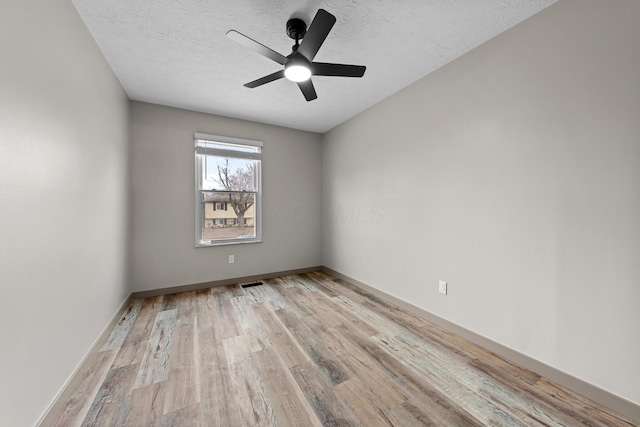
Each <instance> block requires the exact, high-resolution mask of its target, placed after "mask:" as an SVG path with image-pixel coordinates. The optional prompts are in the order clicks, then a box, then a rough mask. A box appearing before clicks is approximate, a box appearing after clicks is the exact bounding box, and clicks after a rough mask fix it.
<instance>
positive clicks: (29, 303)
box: [0, 0, 131, 426]
mask: <svg viewBox="0 0 640 427" xmlns="http://www.w3.org/2000/svg"><path fill="white" fill-rule="evenodd" d="M1 9H2V12H1V13H0V52H2V65H1V66H0V122H1V124H0V295H1V297H0V337H1V340H2V345H1V346H2V350H1V351H0V378H1V380H0V414H1V415H0V425H3V426H27V425H33V424H34V423H35V422H36V421H37V420H38V419H39V418H40V416H41V415H42V414H43V412H44V411H45V409H46V408H47V406H48V405H49V404H50V403H51V401H52V399H53V398H54V397H55V395H56V394H57V393H58V391H59V390H60V389H61V387H62V386H63V385H64V384H65V382H66V381H67V380H68V378H69V377H70V376H71V374H72V373H73V371H74V369H75V368H76V366H77V365H78V364H79V363H80V361H81V360H82V358H83V357H84V356H85V354H86V353H87V351H88V350H89V349H90V348H91V346H92V344H93V343H94V341H95V340H96V338H97V337H98V336H99V335H100V334H101V332H102V330H103V328H104V327H105V326H106V325H107V324H108V323H109V320H110V319H111V318H112V316H114V314H115V313H116V311H117V309H118V307H119V306H120V305H121V303H122V302H124V300H125V299H126V297H127V295H128V294H129V293H130V291H131V290H130V289H129V286H128V282H127V274H128V272H127V255H128V246H129V242H128V225H129V211H128V203H129V200H128V198H129V184H128V146H127V140H128V108H129V101H128V100H127V97H126V96H125V93H124V91H123V90H122V88H121V86H120V84H119V83H118V81H117V80H116V78H115V77H114V75H113V73H112V72H111V69H110V68H109V66H108V64H107V63H106V61H105V60H104V58H103V56H102V54H101V53H100V51H99V49H98V47H97V46H96V44H95V43H94V41H93V39H92V37H91V36H90V34H89V32H88V31H87V29H86V27H85V26H84V24H83V23H82V21H81V19H80V17H79V16H78V14H77V12H76V10H75V8H74V7H73V5H72V4H71V2H69V1H66V0H49V1H32V0H19V1H18V0H15V1H13V0H10V1H4V2H3V3H2V8H1Z"/></svg>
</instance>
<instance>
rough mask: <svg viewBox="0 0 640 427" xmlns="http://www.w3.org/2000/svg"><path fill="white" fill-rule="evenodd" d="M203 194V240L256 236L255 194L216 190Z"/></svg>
mask: <svg viewBox="0 0 640 427" xmlns="http://www.w3.org/2000/svg"><path fill="white" fill-rule="evenodd" d="M201 194H202V201H203V205H204V215H203V224H202V240H221V239H238V238H240V239H243V238H247V239H248V238H255V237H256V230H255V223H254V220H255V218H256V216H255V201H256V196H255V194H252V193H215V192H213V193H208V192H202V193H201ZM224 207H226V209H224ZM221 208H222V209H221Z"/></svg>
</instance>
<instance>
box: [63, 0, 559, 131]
mask: <svg viewBox="0 0 640 427" xmlns="http://www.w3.org/2000/svg"><path fill="white" fill-rule="evenodd" d="M72 1H73V3H74V5H75V7H76V8H77V9H78V12H79V13H80V15H81V16H82V18H83V20H84V22H85V23H86V25H87V27H88V28H89V30H90V31H91V33H92V34H93V36H94V38H95V40H96V41H97V43H98V45H99V46H100V49H101V50H102V52H103V54H104V56H105V57H106V59H107V61H108V62H109V64H110V65H111V67H112V68H113V71H114V72H115V74H116V75H117V77H118V78H119V79H120V82H121V83H122V85H123V87H124V89H125V90H126V92H127V94H128V95H129V97H130V98H131V99H134V100H138V101H144V102H150V103H154V104H161V105H168V106H172V107H178V108H184V109H188V110H194V111H201V112H206V113H213V114H219V115H224V116H229V117H236V118H242V119H248V120H253V121H258V122H262V123H270V124H275V125H281V126H286V127H290V128H296V129H303V130H308V131H313V132H321V133H324V132H326V131H328V130H330V129H332V128H333V127H335V126H337V125H339V124H340V123H342V122H344V121H346V120H348V119H349V118H351V117H353V116H355V115H356V114H358V113H360V112H362V111H364V110H365V109H367V108H369V107H371V106H372V105H374V104H376V103H377V102H379V101H381V100H382V99H384V98H386V97H388V96H389V95H391V94H393V93H394V92H397V91H398V90H400V89H402V88H404V87H406V86H408V85H409V84H411V83H412V82H414V81H416V80H418V79H419V78H421V77H423V76H425V75H426V74H428V73H430V72H432V71H434V70H435V69H437V68H439V67H441V66H443V65H444V64H446V63H447V62H449V61H451V60H453V59H455V58H457V57H459V56H460V55H462V54H464V53H466V52H468V51H469V50H471V49H473V48H475V47H476V46H478V45H480V44H481V43H483V42H485V41H487V40H489V39H490V38H492V37H494V36H496V35H498V34H500V33H501V32H503V31H505V30H507V29H508V28H510V27H512V26H514V25H516V24H517V23H519V22H521V21H523V20H524V19H526V18H528V17H530V16H531V15H533V14H535V13H537V12H539V11H540V10H542V9H544V8H545V7H547V6H549V5H551V4H553V3H555V1H556V0H396V1H389V0H342V1H339V0H298V1H295V0H281V1H277V2H276V1H264V0H245V1H238V0H72ZM319 8H322V9H325V10H327V11H328V12H330V13H332V14H333V15H335V16H336V18H337V22H336V24H335V26H334V27H333V30H332V31H331V33H330V34H329V36H328V37H327V39H326V40H325V43H324V44H323V46H322V48H321V49H320V51H319V52H318V55H317V56H316V58H315V60H316V61H319V62H336V63H344V64H356V65H366V66H367V71H366V73H365V75H364V77H363V78H361V79H357V78H341V77H314V78H313V83H314V85H315V87H316V91H317V94H318V99H316V100H314V101H311V102H307V101H305V99H304V97H303V96H302V93H301V92H300V90H299V89H298V87H297V86H296V84H295V83H292V82H290V81H288V80H286V79H282V80H279V81H276V82H273V83H269V84H266V85H264V86H261V87H258V88H255V89H247V88H245V87H244V86H243V84H244V83H247V82H249V81H252V80H255V79H257V78H259V77H262V76H265V75H267V74H271V73H273V72H275V71H278V69H279V67H280V66H279V65H278V64H276V63H275V62H273V61H271V60H269V59H267V58H264V57H262V56H260V55H259V54H257V53H255V52H254V51H252V50H249V49H247V48H245V47H243V46H241V45H240V44H238V43H236V42H234V41H233V40H231V39H229V38H228V37H226V36H225V33H226V32H227V31H228V30H230V29H234V30H236V31H238V32H240V33H243V34H245V35H247V36H249V37H251V38H253V39H254V40H257V41H259V42H261V43H262V44H264V45H266V46H268V47H270V48H272V49H273V50H276V51H278V52H280V53H281V54H283V55H285V56H286V55H288V54H289V53H290V52H291V46H292V45H293V40H291V39H290V38H289V37H288V36H287V35H286V32H285V25H286V22H287V20H288V19H289V18H291V17H298V18H302V19H303V20H304V21H305V22H307V24H309V23H310V22H311V20H312V19H313V16H314V15H315V13H316V11H317V10H318V9H319ZM523 48H526V47H525V46H523Z"/></svg>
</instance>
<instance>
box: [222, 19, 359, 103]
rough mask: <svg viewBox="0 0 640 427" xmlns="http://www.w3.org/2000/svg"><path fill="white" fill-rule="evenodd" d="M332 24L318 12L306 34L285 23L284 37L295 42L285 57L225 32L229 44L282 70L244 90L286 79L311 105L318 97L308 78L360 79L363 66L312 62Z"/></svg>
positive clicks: (295, 22) (300, 26)
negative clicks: (244, 48) (244, 49)
mask: <svg viewBox="0 0 640 427" xmlns="http://www.w3.org/2000/svg"><path fill="white" fill-rule="evenodd" d="M335 23H336V17H335V16H333V15H332V14H330V13H329V12H327V11H326V10H324V9H319V10H318V13H316V16H315V17H314V18H313V21H312V22H311V25H310V26H309V29H308V30H307V24H306V23H305V22H304V21H303V20H302V19H298V18H292V19H290V20H289V21H287V34H288V35H289V37H291V38H292V39H294V40H295V42H296V44H295V45H293V48H292V52H291V53H290V54H289V55H288V56H284V55H281V54H279V53H278V52H276V51H274V50H272V49H270V48H268V47H266V46H265V45H263V44H261V43H258V42H257V41H255V40H253V39H251V38H249V37H247V36H245V35H244V34H241V33H239V32H237V31H235V30H230V31H228V32H227V36H228V37H229V38H231V39H232V40H235V41H237V42H238V43H240V44H241V45H243V46H245V47H248V48H249V49H253V50H254V51H256V52H258V53H259V54H261V55H263V56H266V57H267V58H269V59H271V60H273V61H275V62H277V63H278V64H280V65H282V66H283V67H284V68H283V69H281V70H280V71H276V72H275V73H273V74H269V75H268V76H264V77H261V78H259V79H257V80H254V81H252V82H249V83H247V84H245V85H244V86H245V87H248V88H251V89H253V88H256V87H258V86H262V85H263V84H266V83H270V82H273V81H275V80H278V79H281V78H283V77H286V78H287V79H289V80H291V81H293V82H296V83H297V84H298V87H299V88H300V90H301V91H302V94H303V95H304V97H305V99H306V100H307V101H313V100H314V99H316V98H317V97H318V95H317V94H316V90H315V88H314V87H313V82H312V81H311V76H335V77H362V76H363V75H364V72H365V70H366V67H365V66H363V65H346V64H331V63H325V62H313V59H314V58H315V56H316V54H317V53H318V50H320V47H321V46H322V43H324V41H325V39H326V38H327V36H328V35H329V32H330V31H331V28H333V25H334V24H335Z"/></svg>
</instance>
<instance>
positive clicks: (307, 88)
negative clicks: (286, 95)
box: [298, 79, 318, 101]
mask: <svg viewBox="0 0 640 427" xmlns="http://www.w3.org/2000/svg"><path fill="white" fill-rule="evenodd" d="M298 87H299V88H300V90H301V91H302V94H303V95H304V98H305V99H306V100H307V101H313V100H314V99H316V98H317V97H318V95H317V94H316V89H315V88H314V87H313V83H312V82H311V79H309V80H306V81H304V82H299V83H298Z"/></svg>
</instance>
